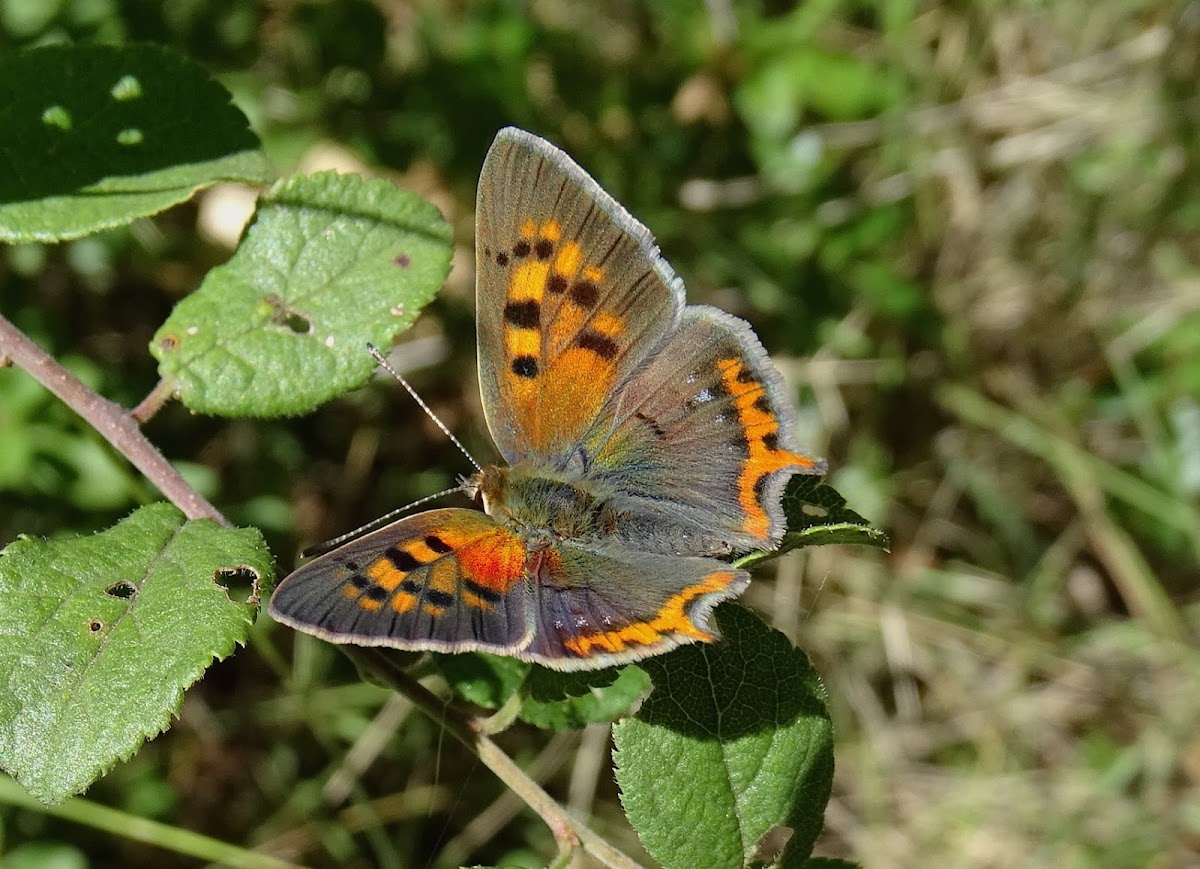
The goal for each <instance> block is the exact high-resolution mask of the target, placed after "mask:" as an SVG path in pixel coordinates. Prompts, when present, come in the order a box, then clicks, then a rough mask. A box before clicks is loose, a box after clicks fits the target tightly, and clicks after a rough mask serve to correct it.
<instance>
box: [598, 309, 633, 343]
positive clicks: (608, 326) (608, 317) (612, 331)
mask: <svg viewBox="0 0 1200 869" xmlns="http://www.w3.org/2000/svg"><path fill="white" fill-rule="evenodd" d="M591 326H592V328H593V329H595V330H596V331H597V332H599V333H600V334H602V335H608V336H609V337H612V336H614V335H617V334H619V333H620V332H621V330H622V329H623V328H624V327H625V318H624V317H618V316H617V315H616V314H610V313H609V312H608V311H599V312H598V313H597V314H596V315H595V316H594V317H592V322H591Z"/></svg>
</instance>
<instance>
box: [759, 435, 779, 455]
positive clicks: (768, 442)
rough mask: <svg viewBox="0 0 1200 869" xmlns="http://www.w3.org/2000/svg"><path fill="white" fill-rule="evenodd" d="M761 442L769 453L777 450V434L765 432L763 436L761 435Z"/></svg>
mask: <svg viewBox="0 0 1200 869" xmlns="http://www.w3.org/2000/svg"><path fill="white" fill-rule="evenodd" d="M762 442H763V446H764V447H766V448H767V449H769V450H770V451H771V452H775V451H776V450H778V449H779V432H777V431H771V432H767V433H766V434H765V435H763V439H762Z"/></svg>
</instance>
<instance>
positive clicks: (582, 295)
mask: <svg viewBox="0 0 1200 869" xmlns="http://www.w3.org/2000/svg"><path fill="white" fill-rule="evenodd" d="M599 298H600V288H599V287H598V286H596V285H595V284H594V283H592V282H591V281H576V282H575V283H573V284H572V285H571V301H572V302H574V303H575V304H577V305H579V307H581V308H590V307H592V306H593V305H595V304H596V302H597V301H598V300H599Z"/></svg>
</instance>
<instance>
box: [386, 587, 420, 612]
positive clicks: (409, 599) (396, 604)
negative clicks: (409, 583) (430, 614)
mask: <svg viewBox="0 0 1200 869" xmlns="http://www.w3.org/2000/svg"><path fill="white" fill-rule="evenodd" d="M416 605H417V598H416V595H412V594H409V593H408V592H406V591H402V592H400V593H399V594H395V595H392V609H394V610H395V611H396V612H398V613H407V612H412V609H413V607H415V606H416Z"/></svg>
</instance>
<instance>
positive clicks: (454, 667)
mask: <svg viewBox="0 0 1200 869" xmlns="http://www.w3.org/2000/svg"><path fill="white" fill-rule="evenodd" d="M433 660H434V664H435V666H436V667H437V669H438V672H439V673H441V674H442V678H443V679H445V680H446V682H447V683H449V685H450V687H451V688H452V689H453V690H454V692H455V693H456V694H458V695H459V696H460V697H462V698H463V699H464V700H468V701H470V702H471V703H474V704H475V705H476V706H482V707H483V708H484V709H499V708H500V707H501V706H503V705H504V703H505V701H507V700H508V698H509V697H511V696H512V695H513V694H515V693H516V692H517V691H519V690H520V689H521V686H522V685H523V684H525V677H526V676H527V675H528V674H529V667H530V665H529V664H526V663H525V662H524V661H518V660H517V659H516V658H503V657H501V656H500V655H489V654H486V653H485V652H463V653H462V654H459V655H434V656H433Z"/></svg>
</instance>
